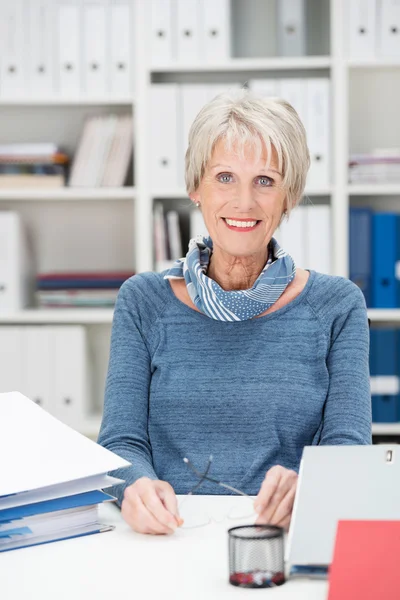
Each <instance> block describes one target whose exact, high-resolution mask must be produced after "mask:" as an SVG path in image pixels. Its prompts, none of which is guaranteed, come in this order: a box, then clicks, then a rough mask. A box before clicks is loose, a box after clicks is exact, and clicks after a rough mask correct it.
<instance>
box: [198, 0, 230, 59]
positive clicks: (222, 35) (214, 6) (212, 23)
mask: <svg viewBox="0 0 400 600" xmlns="http://www.w3.org/2000/svg"><path fill="white" fill-rule="evenodd" d="M230 5H231V3H230V0H202V2H201V3H200V9H201V10H202V12H203V15H202V19H201V22H202V38H203V39H202V43H201V47H202V55H201V60H202V61H205V62H214V63H215V62H223V61H225V60H228V59H229V58H230V54H231V49H230V44H231V27H230V23H231V15H230V10H231V6H230Z"/></svg>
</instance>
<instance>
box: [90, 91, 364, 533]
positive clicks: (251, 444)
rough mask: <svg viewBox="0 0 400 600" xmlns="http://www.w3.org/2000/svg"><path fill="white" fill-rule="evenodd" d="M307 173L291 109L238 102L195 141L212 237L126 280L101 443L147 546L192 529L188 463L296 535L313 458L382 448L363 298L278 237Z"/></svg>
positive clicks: (201, 202) (211, 119)
mask: <svg viewBox="0 0 400 600" xmlns="http://www.w3.org/2000/svg"><path fill="white" fill-rule="evenodd" d="M308 168H309V153H308V150H307V144H306V136H305V131H304V127H303V125H302V123H301V121H300V120H299V117H298V115H297V113H296V112H295V110H294V109H293V108H292V107H291V105H290V104H288V103H287V102H285V101H283V100H281V99H276V98H275V99H262V98H258V97H256V96H254V95H252V94H251V93H250V92H248V91H246V90H240V91H239V92H233V93H229V94H223V95H220V96H218V97H216V98H215V99H214V100H212V101H211V102H209V103H208V104H207V105H206V106H204V107H203V109H202V110H201V111H200V113H199V114H198V115H197V117H196V119H195V121H194V123H193V125H192V127H191V130H190V133H189V145H188V149H187V153H186V186H187V191H188V194H189V196H190V198H191V200H192V201H193V202H194V203H195V204H196V206H197V207H198V209H199V210H201V212H202V214H203V217H204V221H205V224H206V226H207V229H208V231H209V234H210V237H209V238H197V239H195V240H191V242H190V244H189V251H188V253H187V255H186V257H185V258H183V259H181V260H179V261H177V262H176V263H175V264H174V266H173V267H172V268H171V269H170V270H169V271H166V272H163V273H141V274H139V275H136V276H135V277H132V278H131V279H129V280H127V281H126V282H125V283H124V284H123V286H122V287H121V289H120V292H119V295H118V299H117V303H116V307H115V314H114V321H113V329H112V339H111V353H110V362H109V370H108V376H107V382H106V394H105V407H104V416H103V422H102V427H101V431H100V437H99V442H100V443H101V444H102V445H103V446H105V447H106V448H109V449H110V450H112V451H114V452H116V453H117V454H119V455H120V456H122V457H124V458H125V459H127V460H128V461H130V462H131V463H132V466H130V467H128V468H127V469H123V470H121V471H120V472H117V475H118V474H119V475H120V476H121V477H122V478H123V479H125V481H126V485H125V486H124V487H121V488H120V489H118V488H116V490H115V492H116V493H117V495H118V500H119V503H120V504H122V515H123V517H124V518H125V520H126V521H127V522H128V523H129V524H130V525H131V526H132V528H133V529H134V530H136V531H138V532H142V533H152V534H162V533H171V532H172V531H174V530H175V529H176V528H177V527H178V526H180V525H181V524H182V519H181V518H180V516H179V513H178V507H177V499H176V495H175V494H186V493H188V492H189V491H190V490H191V489H192V488H193V487H194V486H195V485H196V483H197V480H196V475H195V474H194V473H193V472H192V471H191V470H190V469H189V468H188V466H187V465H186V464H185V463H184V461H183V458H184V457H186V456H188V457H189V458H190V460H191V462H192V463H193V464H194V465H195V466H197V468H199V469H201V468H205V466H206V464H207V460H208V457H209V456H210V454H212V455H213V457H214V460H213V466H212V477H213V478H216V479H217V480H220V481H222V482H225V483H226V484H229V485H230V486H234V487H235V488H238V489H239V490H242V491H244V492H245V493H247V494H250V495H254V496H256V500H255V509H256V510H257V512H258V513H259V515H258V522H268V523H272V524H278V525H282V526H284V527H287V526H288V524H289V522H290V517H291V512H292V508H293V501H294V496H295V491H296V483H297V473H298V469H299V463H300V459H301V454H302V450H303V448H304V446H306V445H315V444H330V445H336V444H369V443H371V402H370V387H369V367H368V352H369V333H368V320H367V312H366V306H365V302H364V297H363V295H362V293H361V291H360V290H359V288H358V287H357V286H356V285H355V284H353V283H352V282H351V281H349V280H347V279H345V278H342V277H334V276H329V275H325V274H321V273H317V272H315V271H308V270H303V269H300V268H296V266H295V262H294V258H295V257H291V256H290V255H289V254H287V253H286V252H285V250H284V248H281V247H279V245H278V243H277V241H276V240H275V238H274V237H273V236H274V232H275V231H276V229H277V227H278V226H279V224H280V222H281V220H282V219H283V218H287V217H288V216H289V215H290V212H291V211H292V210H293V209H294V208H295V207H296V205H297V204H298V203H299V202H300V200H301V198H302V195H303V191H304V187H305V181H306V175H307V171H308ZM344 234H345V233H344ZM200 493H205V494H223V493H226V490H225V491H224V489H223V488H221V487H218V486H216V485H214V484H213V483H210V482H208V481H205V482H204V483H203V485H202V487H201V488H200Z"/></svg>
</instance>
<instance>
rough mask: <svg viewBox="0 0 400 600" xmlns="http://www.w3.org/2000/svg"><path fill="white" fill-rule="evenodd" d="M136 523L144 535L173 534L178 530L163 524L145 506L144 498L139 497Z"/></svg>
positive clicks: (136, 508)
mask: <svg viewBox="0 0 400 600" xmlns="http://www.w3.org/2000/svg"><path fill="white" fill-rule="evenodd" d="M135 513H136V515H135V521H136V523H138V524H139V527H140V529H141V530H142V533H148V532H150V533H153V534H157V535H161V534H169V533H173V532H174V530H175V529H176V525H174V528H172V527H168V526H167V525H164V524H163V523H161V522H160V521H159V520H158V519H157V518H156V517H155V516H154V515H153V513H152V512H151V511H150V510H149V508H148V507H147V506H146V505H145V504H144V502H143V500H142V498H140V497H138V499H137V502H136V507H135Z"/></svg>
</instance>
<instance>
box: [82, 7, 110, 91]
mask: <svg viewBox="0 0 400 600" xmlns="http://www.w3.org/2000/svg"><path fill="white" fill-rule="evenodd" d="M82 11H83V15H82V16H83V69H82V70H83V73H82V76H83V89H84V91H85V94H86V95H87V96H96V95H100V96H103V95H104V94H105V93H106V56H107V48H106V2H105V0H85V1H84V2H83V6H82Z"/></svg>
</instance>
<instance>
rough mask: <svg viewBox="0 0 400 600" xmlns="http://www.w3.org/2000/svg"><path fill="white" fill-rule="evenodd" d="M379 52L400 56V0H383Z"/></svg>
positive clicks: (383, 54) (389, 55) (384, 55)
mask: <svg viewBox="0 0 400 600" xmlns="http://www.w3.org/2000/svg"><path fill="white" fill-rule="evenodd" d="M380 11H381V14H380V28H379V54H380V55H381V56H382V57H389V58H390V57H394V58H398V57H400V0H381V5H380Z"/></svg>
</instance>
